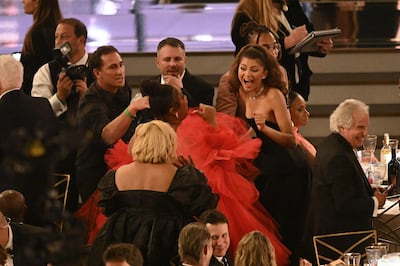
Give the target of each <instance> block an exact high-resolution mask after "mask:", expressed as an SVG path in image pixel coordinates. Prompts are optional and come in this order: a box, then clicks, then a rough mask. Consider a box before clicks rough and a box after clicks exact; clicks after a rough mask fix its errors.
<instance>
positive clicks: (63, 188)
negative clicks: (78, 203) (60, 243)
mask: <svg viewBox="0 0 400 266" xmlns="http://www.w3.org/2000/svg"><path fill="white" fill-rule="evenodd" d="M52 176H53V178H54V189H55V190H56V192H57V195H56V199H57V200H59V201H60V203H61V204H62V216H63V217H64V215H65V208H66V205H67V198H68V191H69V183H70V180H71V175H69V174H61V173H53V174H52ZM62 227H63V219H61V221H60V223H59V230H60V231H62Z"/></svg>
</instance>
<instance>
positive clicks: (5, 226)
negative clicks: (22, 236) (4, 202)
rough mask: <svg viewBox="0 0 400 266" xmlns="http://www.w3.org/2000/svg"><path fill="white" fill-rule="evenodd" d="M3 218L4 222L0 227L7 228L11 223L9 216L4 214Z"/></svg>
mask: <svg viewBox="0 0 400 266" xmlns="http://www.w3.org/2000/svg"><path fill="white" fill-rule="evenodd" d="M4 220H5V221H6V224H3V225H0V228H7V227H8V225H9V224H10V223H11V218H8V217H7V216H4Z"/></svg>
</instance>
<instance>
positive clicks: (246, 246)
mask: <svg viewBox="0 0 400 266" xmlns="http://www.w3.org/2000/svg"><path fill="white" fill-rule="evenodd" d="M234 264H235V266H276V260H275V249H274V247H273V246H272V244H271V241H269V239H268V238H267V237H266V236H264V235H263V234H262V233H261V232H259V231H252V232H250V233H248V234H246V235H244V236H243V238H242V239H241V240H240V241H239V244H238V247H237V250H236V255H235V263H234Z"/></svg>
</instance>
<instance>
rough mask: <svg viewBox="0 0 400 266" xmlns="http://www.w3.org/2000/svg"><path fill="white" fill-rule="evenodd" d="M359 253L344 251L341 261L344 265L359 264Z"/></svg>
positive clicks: (353, 265) (357, 265)
mask: <svg viewBox="0 0 400 266" xmlns="http://www.w3.org/2000/svg"><path fill="white" fill-rule="evenodd" d="M360 260H361V254H360V253H346V254H344V256H343V261H344V264H345V265H346V266H360Z"/></svg>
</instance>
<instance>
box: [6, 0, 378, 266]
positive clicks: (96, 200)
mask: <svg viewBox="0 0 400 266" xmlns="http://www.w3.org/2000/svg"><path fill="white" fill-rule="evenodd" d="M23 2H24V7H25V12H26V13H27V14H32V15H33V25H32V27H31V28H30V29H29V31H28V33H27V34H26V38H25V41H24V47H23V51H22V52H23V53H22V59H21V63H22V64H21V63H20V62H18V61H16V60H15V59H14V58H13V57H12V56H11V55H0V122H1V124H2V125H3V130H2V131H1V132H0V137H1V139H2V144H1V146H0V165H1V167H0V192H1V193H0V246H1V247H2V248H3V249H0V264H1V263H3V264H4V263H8V264H7V265H9V264H10V263H12V262H13V264H11V265H16V266H18V265H28V264H29V265H47V264H49V265H80V264H81V263H84V262H83V261H86V263H87V264H88V265H106V266H111V265H157V266H160V265H193V266H194V265H204V266H206V265H237V266H241V265H243V266H244V265H246V266H253V265H254V266H256V265H271V266H275V265H278V266H285V265H296V266H297V265H311V262H314V260H315V255H314V254H313V248H312V239H311V238H312V236H314V235H317V234H323V233H336V232H343V231H355V230H366V229H370V228H371V227H372V222H371V219H372V216H373V215H376V211H377V208H378V207H381V206H382V205H383V204H384V202H385V199H386V194H384V193H381V192H379V191H373V189H372V188H371V186H370V185H369V183H368V181H367V179H366V178H365V175H364V173H363V171H362V168H361V166H360V165H359V163H358V161H357V158H356V157H355V154H354V152H353V149H356V148H358V147H360V146H361V145H362V139H363V138H364V137H365V136H366V135H367V133H368V125H369V118H368V116H369V115H368V106H367V105H366V104H365V103H362V102H360V101H357V100H346V101H344V102H343V103H341V104H340V105H339V106H338V107H337V109H336V110H335V111H334V112H333V113H332V115H331V118H330V120H331V121H330V124H331V125H330V126H331V131H332V134H331V135H330V136H328V137H327V139H326V140H325V141H324V142H323V143H322V144H321V146H320V147H319V148H318V149H316V148H315V147H314V146H313V145H312V144H311V143H310V142H309V141H307V140H306V139H305V138H304V137H303V136H302V135H301V134H300V133H299V128H300V127H302V126H305V125H306V124H307V122H308V119H309V116H310V113H309V112H308V111H307V104H306V102H307V100H308V97H309V87H310V76H311V70H310V69H309V67H308V64H307V58H308V56H310V55H311V56H320V57H322V56H325V55H326V54H327V53H328V52H329V51H330V49H331V48H332V40H331V39H325V40H322V41H320V42H319V43H318V47H317V51H316V52H315V53H300V54H296V55H292V54H290V52H289V51H290V48H291V47H293V46H294V45H295V44H297V43H298V42H299V41H300V40H301V39H302V38H303V37H304V36H305V35H306V34H307V32H308V31H310V30H312V29H313V28H312V24H311V23H310V22H309V21H308V19H307V17H306V16H305V15H304V12H303V11H302V10H301V7H300V5H299V2H298V1H296V0H289V1H280V0H272V1H265V0H241V1H240V2H239V4H238V8H237V11H236V13H235V15H234V18H233V21H232V31H231V35H232V41H233V43H234V44H235V46H236V51H235V58H234V59H233V62H232V65H231V67H230V69H229V70H228V71H227V73H225V74H224V75H222V76H221V79H220V82H219V88H218V94H217V95H214V87H213V86H212V85H211V84H208V83H207V82H205V81H204V80H202V79H201V78H199V77H197V76H196V75H194V74H192V73H190V72H189V70H188V69H187V66H186V52H185V45H184V43H183V42H182V41H180V40H179V39H176V38H173V37H168V38H165V39H163V40H161V41H160V42H159V45H158V47H157V55H156V66H157V68H158V69H159V71H160V74H159V75H157V76H156V77H154V78H153V79H151V80H144V81H143V82H142V83H141V85H140V93H138V94H136V95H134V90H132V88H131V87H130V86H129V84H128V83H127V82H126V76H125V65H124V61H123V58H122V56H121V54H120V53H119V51H118V50H117V49H116V48H115V47H113V46H101V47H98V48H97V49H96V51H95V52H94V53H92V54H88V53H87V51H86V49H85V44H86V41H87V36H88V33H87V29H86V26H85V25H84V23H82V22H81V21H80V20H78V19H76V18H62V14H61V11H60V9H59V6H58V1H54V0H51V1H46V0H25V1H23ZM294 27H295V28H294ZM54 47H56V49H55V51H56V53H53V48H54ZM53 56H54V57H53ZM214 98H215V99H216V107H214V106H213V103H214ZM317 150H318V152H317ZM55 172H58V173H67V174H69V175H70V177H71V180H70V187H69V191H68V197H67V198H68V202H67V204H66V209H67V212H66V213H64V212H63V211H62V210H63V207H64V206H60V204H58V202H57V200H56V199H55V196H54V191H53V190H52V187H53V184H54V180H53V179H52V173H55ZM343 191H346V195H343ZM353 210H357V212H354V211H353ZM60 221H62V222H63V223H64V224H63V225H64V226H63V232H59V227H57V223H59V222H60ZM21 239H24V241H22V240H21ZM85 245H87V246H89V247H90V249H89V251H87V250H86V249H85V248H84V247H85ZM52 247H57V248H52ZM71 252H72V253H73V254H75V255H76V256H72V257H71V254H72V253H71ZM28 261H29V263H28ZM310 261H311V262H310ZM314 263H315V262H314Z"/></svg>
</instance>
